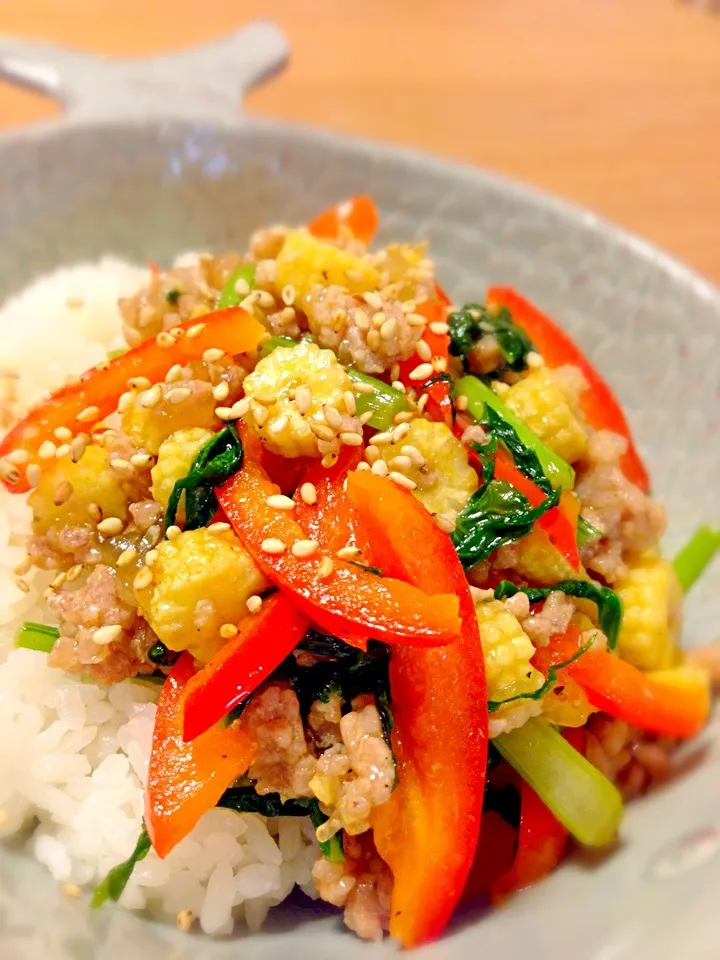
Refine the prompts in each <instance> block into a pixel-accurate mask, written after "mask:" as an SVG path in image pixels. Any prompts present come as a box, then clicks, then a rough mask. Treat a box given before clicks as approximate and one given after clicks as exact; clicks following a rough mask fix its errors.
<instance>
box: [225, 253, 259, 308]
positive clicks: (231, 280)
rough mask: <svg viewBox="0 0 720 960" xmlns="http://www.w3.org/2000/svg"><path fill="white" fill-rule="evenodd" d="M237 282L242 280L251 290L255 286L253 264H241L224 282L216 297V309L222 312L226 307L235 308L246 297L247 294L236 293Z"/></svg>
mask: <svg viewBox="0 0 720 960" xmlns="http://www.w3.org/2000/svg"><path fill="white" fill-rule="evenodd" d="M238 280H244V281H245V282H246V283H247V285H248V288H249V289H250V290H252V288H253V287H254V286H255V264H254V263H241V264H240V266H239V267H237V268H236V269H235V270H233V272H232V273H231V274H230V276H229V277H228V278H227V280H226V281H225V286H224V287H223V288H222V290H221V291H220V296H219V297H218V302H217V309H218V310H224V309H225V308H226V307H237V306H239V304H241V303H242V301H243V300H244V299H245V297H246V296H247V293H242V294H241V293H238V292H237V290H236V289H235V284H236V283H237V282H238Z"/></svg>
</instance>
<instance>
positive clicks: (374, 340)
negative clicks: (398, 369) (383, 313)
mask: <svg viewBox="0 0 720 960" xmlns="http://www.w3.org/2000/svg"><path fill="white" fill-rule="evenodd" d="M367 345H368V347H370V349H371V350H378V349H379V347H380V334H379V332H378V331H377V330H368V334H367Z"/></svg>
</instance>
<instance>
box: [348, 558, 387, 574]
mask: <svg viewBox="0 0 720 960" xmlns="http://www.w3.org/2000/svg"><path fill="white" fill-rule="evenodd" d="M346 562H347V563H351V564H352V565H353V566H354V567H360V569H361V570H365V571H366V572H367V573H374V574H375V576H376V577H381V576H382V575H383V572H382V570H381V569H380V567H369V566H368V565H367V564H366V563H360V562H359V561H358V560H348V561H346Z"/></svg>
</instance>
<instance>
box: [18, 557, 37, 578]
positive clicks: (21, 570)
mask: <svg viewBox="0 0 720 960" xmlns="http://www.w3.org/2000/svg"><path fill="white" fill-rule="evenodd" d="M32 565H33V564H32V560H31V559H30V557H25V559H24V560H23V561H21V562H20V563H19V564H18V565H17V566H16V567H15V575H16V576H18V577H24V576H25V574H26V573H30V570H31V569H32Z"/></svg>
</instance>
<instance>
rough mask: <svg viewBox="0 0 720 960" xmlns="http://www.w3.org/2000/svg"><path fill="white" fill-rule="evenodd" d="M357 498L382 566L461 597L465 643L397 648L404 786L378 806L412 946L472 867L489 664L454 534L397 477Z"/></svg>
mask: <svg viewBox="0 0 720 960" xmlns="http://www.w3.org/2000/svg"><path fill="white" fill-rule="evenodd" d="M347 492H348V497H349V498H350V500H351V502H352V504H353V505H354V507H355V509H356V510H357V512H358V515H359V517H360V521H361V523H362V525H363V527H364V528H365V530H366V533H367V536H368V539H369V541H370V543H371V547H372V553H373V562H375V563H377V564H378V565H379V566H380V567H381V568H382V569H383V570H385V571H386V572H387V573H389V574H392V575H393V576H397V577H402V578H403V579H405V580H407V581H408V582H409V583H413V584H415V585H417V586H418V587H420V589H424V590H429V589H434V590H436V589H442V590H446V591H448V592H449V591H453V592H454V593H455V594H456V595H457V596H458V597H459V598H460V616H461V619H462V632H461V635H460V637H459V638H458V640H457V642H456V643H454V644H452V645H451V646H447V647H443V648H441V649H439V648H438V649H433V650H430V649H423V650H421V649H411V648H405V647H403V648H400V647H396V648H394V649H393V651H392V653H391V657H390V691H391V701H392V710H393V716H394V720H395V728H394V731H393V734H392V743H393V750H394V752H395V756H396V759H397V763H398V785H397V787H396V789H395V790H394V792H393V794H392V796H391V797H390V799H389V800H388V802H387V803H385V804H383V805H382V806H380V807H377V808H376V809H375V811H374V814H373V827H374V837H375V844H376V846H377V849H378V852H379V853H380V855H381V856H382V857H383V859H384V860H385V861H386V863H387V864H388V865H389V866H390V868H391V870H392V872H393V876H394V887H393V894H392V901H391V906H390V933H391V935H392V936H393V937H396V938H397V939H398V940H399V941H400V942H401V943H402V944H403V945H404V946H406V947H411V946H415V945H416V944H419V943H423V942H425V941H428V940H432V939H433V937H437V936H438V935H439V934H440V933H441V932H442V930H443V928H444V927H445V925H446V924H447V922H448V920H449V918H450V916H451V914H452V912H453V910H454V908H455V906H456V904H457V903H458V901H459V899H460V897H461V895H462V892H463V887H464V885H465V881H466V879H467V876H468V873H469V871H470V868H471V866H472V863H473V857H474V853H475V847H476V845H477V839H478V834H479V827H480V815H481V810H482V802H483V791H484V786H485V766H486V761H487V696H486V689H485V665H484V660H483V653H482V646H481V643H480V634H479V630H478V624H477V619H476V617H475V609H474V607H473V602H472V599H471V597H470V591H469V587H468V583H467V580H466V578H465V574H464V571H463V569H462V566H461V565H460V562H459V560H458V558H457V554H456V553H455V549H454V547H453V545H452V541H451V540H450V537H449V536H448V535H447V534H446V533H444V532H443V531H442V530H440V529H439V528H438V527H437V526H436V524H435V523H434V521H433V520H432V518H431V517H430V514H429V513H428V512H427V510H426V509H425V507H423V505H422V504H421V503H420V502H419V501H418V500H416V499H415V497H413V496H412V494H411V493H409V492H408V491H407V490H402V489H401V488H400V487H398V486H396V485H395V484H393V483H392V481H390V480H388V479H386V478H383V477H378V476H375V475H374V474H371V473H368V472H362V473H358V472H355V473H351V474H350V475H349V477H348V488H347Z"/></svg>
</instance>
